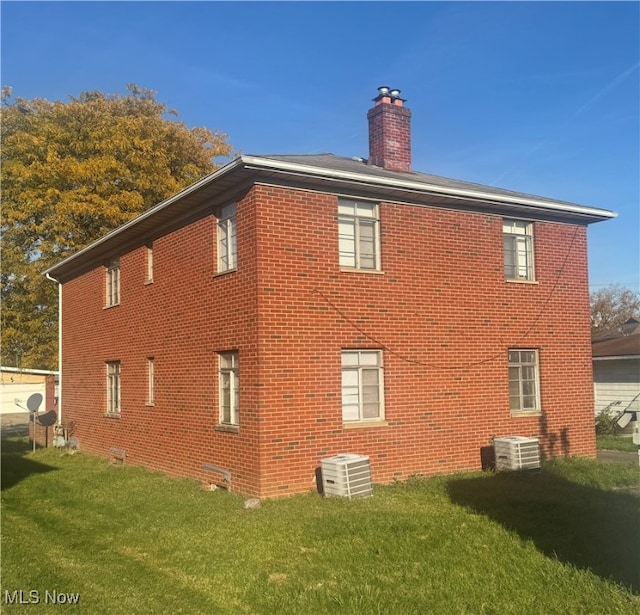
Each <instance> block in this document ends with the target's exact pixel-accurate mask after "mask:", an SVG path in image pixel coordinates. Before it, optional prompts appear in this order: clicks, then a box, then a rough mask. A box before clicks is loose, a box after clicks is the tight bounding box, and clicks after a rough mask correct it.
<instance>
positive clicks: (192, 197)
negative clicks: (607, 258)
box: [44, 154, 616, 282]
mask: <svg viewBox="0 0 640 615" xmlns="http://www.w3.org/2000/svg"><path fill="white" fill-rule="evenodd" d="M256 182H263V183H271V184H278V185H286V186H293V187H300V188H305V189H309V190H320V191H328V192H333V193H337V194H349V195H353V196H356V197H360V198H370V199H379V200H382V199H383V200H386V201H394V202H401V203H411V204H416V205H424V206H430V207H446V208H448V209H460V210H467V211H484V212H493V213H497V214H499V215H510V216H518V217H520V218H525V219H530V220H551V221H560V222H569V223H577V224H590V223H592V222H599V221H602V220H607V219H610V218H614V217H615V216H616V214H615V213H613V212H611V211H608V210H605V209H598V208H595V207H587V206H583V205H577V204H574V203H568V202H566V201H557V200H554V199H550V198H548V197H540V196H535V195H530V194H525V193H521V192H513V191H511V190H503V189H501V188H494V187H490V186H483V185H481V184H475V183H471V182H464V181H459V180H454V179H447V178H445V177H439V176H437V175H428V174H426V173H417V172H415V171H390V170H387V169H383V168H380V167H376V166H373V165H368V164H367V163H366V161H365V160H363V159H362V158H346V157H343V156H336V155H334V154H312V155H269V156H252V155H242V156H239V157H237V158H235V159H234V160H232V161H231V162H229V163H228V164H226V165H225V166H223V167H221V168H220V169H218V170H216V171H214V172H213V173H211V174H210V175H207V176H206V177H203V178H202V179H201V180H199V181H197V182H196V183H194V184H192V185H191V186H189V187H187V188H185V189H184V190H182V191H181V192H179V193H178V194H175V195H173V196H171V197H169V198H168V199H165V200H164V201H162V202H161V203H158V204H157V205H155V206H154V207H152V208H151V209H148V210H147V211H145V212H144V213H142V214H140V215H139V216H138V217H137V218H134V219H133V220H130V221H129V222H126V223H125V224H123V225H121V226H120V227H118V228H117V229H115V230H113V231H111V232H110V233H107V234H106V235H105V236H104V237H102V238H100V239H98V240H96V241H94V242H93V243H91V244H89V245H88V246H86V247H84V248H82V249H81V250H79V251H78V252H76V253H74V254H72V255H71V256H68V257H67V258H65V259H64V260H62V261H61V262H59V263H58V264H56V265H54V266H53V267H50V268H49V269H47V270H46V271H45V272H44V273H45V274H46V275H48V276H50V277H52V278H55V279H56V280H59V281H62V282H64V281H66V280H70V279H72V278H73V277H75V276H77V275H79V274H81V273H83V272H85V271H88V270H89V269H91V268H93V267H96V266H98V265H100V264H104V263H105V262H106V260H108V259H109V258H113V257H115V256H117V255H118V254H122V253H123V252H126V251H128V250H131V249H133V248H134V247H137V246H140V245H144V243H145V242H147V241H150V240H153V239H154V238H156V237H159V236H161V235H162V234H165V233H167V232H169V231H170V230H173V229H176V228H179V226H180V225H184V224H186V223H188V222H190V221H193V220H196V219H198V218H199V217H202V216H204V215H208V214H209V213H211V212H212V211H214V209H215V208H216V207H218V206H220V205H224V204H227V203H229V201H231V200H233V199H237V198H240V196H241V195H242V193H243V191H246V190H247V189H248V188H249V187H250V186H251V185H252V184H254V183H256Z"/></svg>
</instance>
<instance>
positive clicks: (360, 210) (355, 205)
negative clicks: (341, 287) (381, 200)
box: [338, 199, 380, 270]
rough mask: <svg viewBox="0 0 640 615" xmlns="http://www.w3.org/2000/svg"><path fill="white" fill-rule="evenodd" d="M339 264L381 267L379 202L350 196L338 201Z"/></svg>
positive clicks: (351, 266)
mask: <svg viewBox="0 0 640 615" xmlns="http://www.w3.org/2000/svg"><path fill="white" fill-rule="evenodd" d="M338 250H339V256H340V267H345V268H350V269H365V270H366V269H370V270H379V269H380V220H379V217H378V204H377V203H367V202H362V201H352V200H350V199H340V200H339V201H338Z"/></svg>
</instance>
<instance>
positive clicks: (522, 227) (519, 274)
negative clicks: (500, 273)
mask: <svg viewBox="0 0 640 615" xmlns="http://www.w3.org/2000/svg"><path fill="white" fill-rule="evenodd" d="M502 235H503V240H504V275H505V278H507V280H533V279H534V271H533V224H531V223H530V222H521V221H518V220H503V222H502Z"/></svg>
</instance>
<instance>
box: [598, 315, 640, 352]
mask: <svg viewBox="0 0 640 615" xmlns="http://www.w3.org/2000/svg"><path fill="white" fill-rule="evenodd" d="M591 351H592V355H593V357H594V358H596V357H627V356H638V357H640V321H638V320H637V319H635V318H629V320H627V321H626V322H625V323H624V324H622V325H621V326H620V327H617V328H616V329H611V330H610V331H605V332H603V333H599V334H598V335H596V336H594V337H593V339H592V340H591Z"/></svg>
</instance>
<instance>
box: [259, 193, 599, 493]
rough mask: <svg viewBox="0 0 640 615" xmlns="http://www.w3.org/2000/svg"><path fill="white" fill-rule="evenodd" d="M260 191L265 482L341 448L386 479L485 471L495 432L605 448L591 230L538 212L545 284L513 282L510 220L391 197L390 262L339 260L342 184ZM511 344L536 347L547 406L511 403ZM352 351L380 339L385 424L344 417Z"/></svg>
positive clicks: (270, 484)
mask: <svg viewBox="0 0 640 615" xmlns="http://www.w3.org/2000/svg"><path fill="white" fill-rule="evenodd" d="M257 194H258V195H259V201H260V208H259V214H258V222H259V226H260V232H259V234H258V252H259V254H260V257H261V258H260V268H259V271H260V275H259V286H258V292H259V310H260V327H259V336H260V348H261V351H260V357H261V366H260V369H259V373H260V384H261V389H260V390H261V394H262V401H261V408H262V410H263V413H264V416H265V424H264V429H263V431H262V433H261V443H262V447H261V460H262V467H263V469H264V471H263V476H262V482H261V489H260V492H261V493H262V494H265V495H273V494H276V493H279V492H281V491H290V490H293V491H297V490H303V489H308V488H310V487H311V486H312V484H313V472H312V470H313V468H314V467H315V466H317V465H318V463H319V460H320V459H321V458H322V457H326V456H330V455H334V454H336V453H340V452H352V453H359V454H366V455H369V456H370V457H371V463H372V471H373V476H374V479H375V480H377V481H389V480H392V479H394V478H406V477H407V476H409V475H410V474H412V473H436V472H450V471H454V470H461V469H468V468H478V467H480V449H481V447H484V446H487V445H489V444H490V442H491V437H492V436H494V435H495V436H504V435H522V436H532V435H536V436H540V437H541V438H542V442H543V445H544V448H545V452H546V454H548V455H553V454H555V455H557V454H567V455H568V454H583V455H590V456H593V455H594V453H595V448H594V447H595V445H594V435H593V416H592V408H593V400H592V394H593V391H592V389H593V385H592V382H591V361H590V333H589V317H588V314H589V312H588V290H587V265H586V244H585V241H586V237H585V229H584V228H582V227H574V226H566V225H561V224H551V223H537V224H536V225H535V249H536V278H537V282H538V283H537V284H518V283H510V282H506V281H505V280H504V275H503V257H502V223H501V218H499V217H497V216H493V215H485V214H469V213H461V212H455V211H447V210H437V209H428V208H420V207H410V206H405V205H392V204H386V203H385V204H382V206H381V228H382V270H383V274H379V273H352V272H341V271H340V269H339V265H338V253H337V235H336V220H335V218H336V207H337V204H336V198H335V197H332V196H328V195H319V194H312V193H303V192H296V191H292V190H283V189H276V188H266V187H264V188H262V187H261V188H258V189H257ZM565 259H566V262H565ZM560 271H561V272H562V273H561V275H560V277H558V274H559V272H560ZM509 347H525V348H527V347H528V348H537V349H539V352H540V363H541V367H540V370H541V396H542V405H543V408H544V410H545V414H544V415H543V416H536V417H517V418H512V417H511V415H510V411H509V400H508V383H507V377H508V373H507V349H508V348H509ZM343 348H384V363H385V370H384V371H385V389H386V390H385V404H386V420H387V421H388V423H389V425H388V426H386V427H371V428H360V429H353V428H350V429H345V428H343V425H342V420H341V399H340V385H341V375H340V351H341V349H343ZM267 417H268V418H267Z"/></svg>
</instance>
